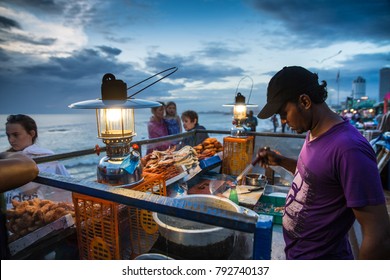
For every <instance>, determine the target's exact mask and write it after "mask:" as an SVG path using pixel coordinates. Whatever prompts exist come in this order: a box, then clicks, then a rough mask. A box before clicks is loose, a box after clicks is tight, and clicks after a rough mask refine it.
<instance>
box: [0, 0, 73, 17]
mask: <svg viewBox="0 0 390 280" xmlns="http://www.w3.org/2000/svg"><path fill="white" fill-rule="evenodd" d="M2 2H3V3H4V4H8V5H10V6H18V8H21V9H26V10H31V9H32V10H35V11H40V12H45V13H55V14H60V13H62V12H63V11H64V10H65V7H66V6H67V5H69V4H70V3H77V2H78V0H68V1H54V0H2Z"/></svg>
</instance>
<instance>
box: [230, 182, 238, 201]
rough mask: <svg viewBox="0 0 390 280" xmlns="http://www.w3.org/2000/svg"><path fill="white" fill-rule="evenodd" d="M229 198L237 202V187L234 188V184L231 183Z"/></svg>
mask: <svg viewBox="0 0 390 280" xmlns="http://www.w3.org/2000/svg"><path fill="white" fill-rule="evenodd" d="M229 199H230V200H231V201H233V202H234V203H235V204H237V205H238V204H239V203H238V194H237V189H236V186H235V185H233V186H231V187H230V194H229Z"/></svg>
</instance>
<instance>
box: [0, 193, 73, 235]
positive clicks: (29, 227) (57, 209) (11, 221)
mask: <svg viewBox="0 0 390 280" xmlns="http://www.w3.org/2000/svg"><path fill="white" fill-rule="evenodd" d="M12 205H13V206H14V208H12V209H7V212H6V217H7V222H6V227H7V229H8V230H9V231H10V233H11V235H10V237H9V242H12V241H15V240H17V239H18V238H20V237H23V236H24V235H26V234H28V233H30V232H33V231H35V230H37V229H38V228H40V227H42V226H44V225H47V224H49V223H51V222H53V221H55V220H57V219H59V218H61V217H62V216H65V215H67V214H71V215H72V216H73V217H74V216H75V213H74V206H73V205H72V204H69V203H65V202H58V203H57V202H53V201H51V200H41V199H39V198H34V199H32V200H28V201H23V202H19V201H17V200H12Z"/></svg>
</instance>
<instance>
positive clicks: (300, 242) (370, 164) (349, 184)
mask: <svg viewBox="0 0 390 280" xmlns="http://www.w3.org/2000/svg"><path fill="white" fill-rule="evenodd" d="M326 98H327V91H326V82H325V81H323V82H322V84H321V85H319V84H318V76H317V74H314V73H311V72H310V71H308V70H306V69H305V68H302V67H298V66H291V67H284V68H283V69H282V70H280V71H279V72H278V73H277V74H275V76H274V77H273V78H272V79H271V81H270V82H269V84H268V91H267V104H266V105H265V106H264V108H263V109H262V110H261V112H260V113H259V115H258V117H259V118H261V119H267V118H269V117H270V116H272V115H273V114H275V113H277V114H279V115H280V118H281V120H282V121H283V122H285V123H287V124H288V125H289V126H290V127H291V129H292V130H295V131H296V132H297V133H304V132H307V136H306V139H305V143H304V145H303V147H302V150H301V152H300V154H299V157H298V160H295V159H290V158H286V157H284V156H282V155H278V154H276V153H275V152H273V151H271V150H269V149H260V150H259V152H258V156H259V157H260V158H261V160H260V165H261V166H263V167H267V166H268V165H280V166H282V167H284V168H286V169H287V170H289V171H291V172H292V173H294V180H293V182H292V185H291V188H290V190H289V193H288V195H287V198H286V205H285V213H284V216H283V235H284V239H285V242H286V247H285V253H286V258H287V259H353V258H354V256H353V254H352V250H351V246H350V243H349V240H348V231H349V230H350V228H351V226H352V224H353V223H354V221H355V219H357V221H358V222H359V223H360V225H361V227H362V233H363V240H362V243H361V247H360V250H359V256H358V258H359V259H389V258H390V220H389V215H388V214H387V209H386V204H385V198H384V193H383V189H382V185H381V181H380V176H379V171H378V168H377V162H376V156H375V153H374V150H373V149H372V147H371V146H370V144H369V143H368V142H367V140H366V139H365V138H364V137H363V136H362V135H361V134H360V133H359V132H358V131H357V130H356V129H355V128H354V127H352V126H351V125H350V124H349V121H348V120H344V119H342V118H341V117H340V116H339V115H338V114H336V113H335V112H333V111H332V110H330V108H329V107H328V106H327V104H326V103H325V100H326Z"/></svg>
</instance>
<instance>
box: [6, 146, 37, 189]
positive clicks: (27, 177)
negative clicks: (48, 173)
mask: <svg viewBox="0 0 390 280" xmlns="http://www.w3.org/2000/svg"><path fill="white" fill-rule="evenodd" d="M38 173H39V169H38V167H37V165H36V163H35V161H33V160H32V159H30V158H29V157H27V156H25V155H22V154H19V153H0V192H5V191H8V190H10V189H13V188H16V187H20V186H22V185H24V184H27V183H28V182H31V181H32V180H33V179H35V177H36V176H37V175H38Z"/></svg>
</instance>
